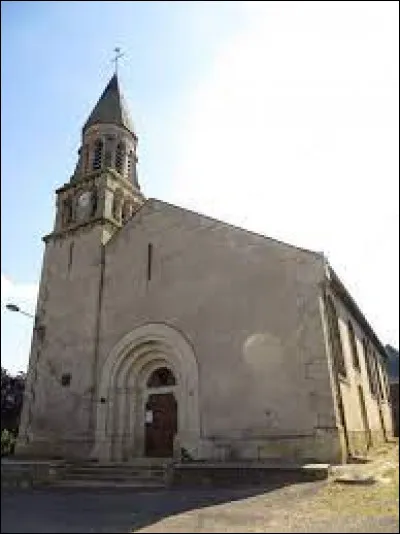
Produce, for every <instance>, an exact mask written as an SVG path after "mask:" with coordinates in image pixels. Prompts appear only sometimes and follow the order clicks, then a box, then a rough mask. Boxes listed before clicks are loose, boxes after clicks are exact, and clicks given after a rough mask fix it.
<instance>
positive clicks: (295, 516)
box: [1, 444, 399, 534]
mask: <svg viewBox="0 0 400 534" xmlns="http://www.w3.org/2000/svg"><path fill="white" fill-rule="evenodd" d="M398 452H399V449H398V444H397V445H396V446H394V447H393V446H392V447H386V449H383V450H382V451H381V452H379V454H376V456H375V457H374V458H371V461H370V462H369V463H367V464H366V465H360V466H357V465H355V466H346V467H345V468H344V471H345V472H347V475H348V476H350V478H351V476H357V475H368V476H373V477H374V483H373V484H371V485H367V486H366V485H352V484H350V485H349V484H343V483H338V482H335V481H334V480H329V481H319V482H307V483H301V484H286V483H284V482H283V481H280V482H276V483H274V484H272V483H271V484H269V486H263V487H261V486H258V487H253V488H247V489H245V488H237V489H222V488H218V489H216V488H214V489H184V490H183V489H180V490H177V489H176V490H162V491H160V490H158V491H154V490H153V491H137V490H136V491H133V490H128V489H113V490H100V489H97V490H95V489H90V490H84V489H80V490H77V489H67V488H54V489H46V490H45V489H41V490H39V489H37V490H32V489H31V490H23V489H13V490H11V489H8V490H2V495H1V532H10V533H11V532H26V533H28V532H41V533H47V532H112V533H114V532H121V533H123V532H125V533H128V532H141V533H142V534H144V533H150V532H162V533H165V534H166V533H172V532H202V533H205V532H359V533H363V532H366V533H369V532H371V533H372V532H399V508H398V506H399V460H398V459H399V456H398ZM340 473H341V474H343V469H341V470H340Z"/></svg>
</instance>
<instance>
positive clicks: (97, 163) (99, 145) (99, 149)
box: [92, 139, 104, 171]
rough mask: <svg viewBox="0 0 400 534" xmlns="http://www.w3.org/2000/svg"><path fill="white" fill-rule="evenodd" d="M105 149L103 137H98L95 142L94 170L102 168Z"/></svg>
mask: <svg viewBox="0 0 400 534" xmlns="http://www.w3.org/2000/svg"><path fill="white" fill-rule="evenodd" d="M103 150H104V143H103V141H102V140H101V139H97V141H96V142H95V144H94V151H93V165H92V169H93V170H94V171H97V170H99V169H101V165H102V159H103Z"/></svg>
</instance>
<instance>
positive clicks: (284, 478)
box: [168, 462, 330, 487]
mask: <svg viewBox="0 0 400 534" xmlns="http://www.w3.org/2000/svg"><path fill="white" fill-rule="evenodd" d="M329 469H330V466H329V465H328V464H319V465H303V466H300V465H297V466H296V465H293V466H273V465H263V464H258V463H254V464H253V465H250V464H249V465H245V464H243V463H241V464H233V463H221V464H211V463H208V462H207V463H205V464H200V463H190V464H175V465H174V466H173V467H172V468H171V469H170V472H169V476H168V485H169V486H175V487H176V486H178V487H179V486H187V487H189V486H193V487H199V486H206V487H207V486H222V487H232V486H243V485H271V484H277V485H284V484H291V483H296V482H308V481H314V480H324V479H327V478H328V476H329Z"/></svg>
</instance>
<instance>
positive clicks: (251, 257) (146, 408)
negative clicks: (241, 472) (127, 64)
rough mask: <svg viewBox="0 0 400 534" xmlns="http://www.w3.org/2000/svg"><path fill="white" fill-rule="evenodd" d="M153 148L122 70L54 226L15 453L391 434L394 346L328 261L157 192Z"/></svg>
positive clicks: (140, 453) (340, 446) (93, 455)
mask: <svg viewBox="0 0 400 534" xmlns="http://www.w3.org/2000/svg"><path fill="white" fill-rule="evenodd" d="M137 146H138V137H137V132H136V131H135V127H134V124H133V122H132V120H131V118H130V114H129V112H128V108H127V106H126V103H125V101H124V98H123V95H122V93H121V89H120V84H119V80H118V77H117V74H114V75H113V76H112V78H111V80H110V81H109V83H108V84H107V86H106V88H105V90H104V92H103V94H102V95H101V97H100V99H99V101H98V102H97V104H96V106H95V107H94V109H93V111H92V112H91V114H90V115H89V118H88V120H87V121H86V123H85V124H84V126H83V130H82V141H81V147H80V149H79V157H78V162H77V165H76V168H75V171H74V173H73V175H72V176H71V178H70V180H69V181H68V182H67V183H65V184H64V185H63V186H62V187H60V188H59V189H57V191H56V215H55V223H54V229H53V231H52V232H51V233H49V234H48V235H46V236H45V237H44V238H43V239H44V243H45V250H44V257H43V266H42V273H41V280H40V289H39V295H38V302H37V308H36V317H35V326H34V330H33V338H32V347H31V354H30V360H29V370H28V376H27V385H26V391H25V400H24V406H23V412H22V416H21V424H20V431H19V435H18V441H17V446H16V455H17V456H20V457H31V458H39V457H42V458H49V459H50V458H63V459H70V460H74V459H75V460H79V461H85V460H92V461H93V460H94V461H96V460H98V461H100V462H123V461H126V462H129V461H134V460H135V459H138V458H146V457H147V458H170V459H172V460H174V459H175V460H177V461H180V460H181V459H185V460H186V461H190V460H204V461H213V462H215V461H221V462H229V461H233V460H240V461H246V460H251V461H254V460H257V461H263V460H265V461H277V462H281V461H284V462H326V463H340V462H345V461H348V460H349V459H351V457H353V456H356V455H360V454H364V453H365V452H366V451H367V450H368V449H369V448H370V447H373V446H375V445H376V444H379V443H382V442H384V441H385V440H386V439H388V438H390V437H391V435H392V426H391V425H392V423H391V407H390V404H389V392H388V379H387V373H386V366H385V358H386V357H387V356H386V352H385V349H384V347H383V345H382V344H381V342H380V341H379V339H378V338H377V336H376V335H375V333H374V331H373V329H372V328H371V326H370V324H369V323H368V321H367V319H366V318H365V317H364V315H363V313H362V312H361V310H360V309H359V307H358V306H357V304H356V303H355V301H354V300H353V298H352V297H351V295H350V294H349V292H348V291H347V290H346V288H345V287H344V285H343V284H342V282H341V281H340V279H339V278H338V276H337V275H336V274H335V272H334V271H333V269H332V267H331V266H330V265H329V264H328V262H327V260H326V258H325V257H324V256H323V255H322V254H320V253H317V252H313V251H310V250H305V249H302V248H299V247H295V246H292V245H289V244H286V243H282V242H280V241H278V240H275V239H272V238H270V237H266V236H264V235H259V234H256V233H254V232H250V231H247V230H244V229H241V228H237V227H234V226H232V225H230V224H227V223H224V222H222V221H219V220H215V219H213V218H210V217H207V216H206V215H202V214H199V213H194V212H192V211H189V210H187V209H183V208H180V207H178V206H174V205H171V204H169V203H167V202H164V201H162V200H157V199H152V198H146V196H145V191H142V190H141V187H140V183H139V178H138V174H137V162H138V157H137ZM154 156H155V157H156V154H155V155H154ZM188 179H190V177H188ZM205 211H206V207H205Z"/></svg>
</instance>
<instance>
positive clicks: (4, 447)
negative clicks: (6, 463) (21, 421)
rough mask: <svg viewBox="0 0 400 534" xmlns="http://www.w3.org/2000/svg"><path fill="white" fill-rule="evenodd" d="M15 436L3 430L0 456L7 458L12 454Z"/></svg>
mask: <svg viewBox="0 0 400 534" xmlns="http://www.w3.org/2000/svg"><path fill="white" fill-rule="evenodd" d="M14 447H15V436H14V434H13V433H12V432H10V431H9V430H7V429H6V428H4V429H3V430H2V431H1V456H7V455H9V454H12V453H13V452H14Z"/></svg>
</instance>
